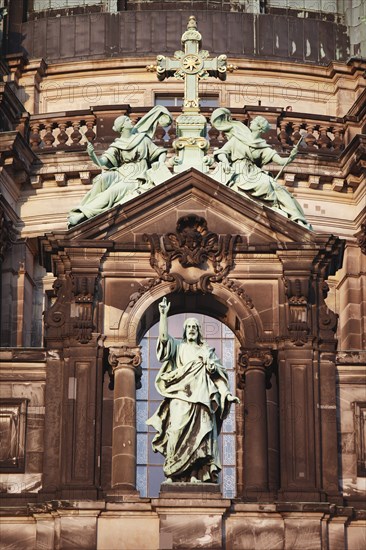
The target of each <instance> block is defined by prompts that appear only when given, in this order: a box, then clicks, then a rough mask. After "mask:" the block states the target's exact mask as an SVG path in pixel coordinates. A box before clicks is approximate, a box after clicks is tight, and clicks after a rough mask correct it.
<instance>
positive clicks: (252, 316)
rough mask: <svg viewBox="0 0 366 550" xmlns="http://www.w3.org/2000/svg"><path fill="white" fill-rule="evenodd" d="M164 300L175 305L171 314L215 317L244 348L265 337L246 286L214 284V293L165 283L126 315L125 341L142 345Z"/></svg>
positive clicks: (122, 329)
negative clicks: (179, 289) (177, 288)
mask: <svg viewBox="0 0 366 550" xmlns="http://www.w3.org/2000/svg"><path fill="white" fill-rule="evenodd" d="M163 297H167V299H168V301H169V302H170V303H171V307H170V315H175V314H177V313H184V312H186V311H191V312H197V313H202V314H206V315H209V316H210V317H214V318H215V319H218V320H219V321H220V322H222V323H223V324H225V325H227V326H228V327H229V328H230V329H231V330H232V332H233V333H234V334H235V336H236V337H237V338H238V340H239V343H240V345H241V347H243V348H252V347H254V346H255V345H256V343H257V342H258V341H260V340H261V339H262V337H263V326H262V323H261V320H260V317H259V315H258V312H257V311H256V309H255V307H254V305H253V303H252V302H251V299H250V297H249V296H247V295H246V293H245V291H244V289H243V288H242V287H240V288H239V289H235V288H234V289H233V288H230V287H229V288H228V287H227V286H225V285H224V284H220V283H214V284H212V292H210V293H203V292H174V291H171V288H170V284H168V283H161V284H159V285H156V286H155V287H153V288H152V289H150V290H149V291H148V292H146V293H144V294H143V295H142V296H141V297H140V298H139V299H138V300H137V301H136V302H135V303H134V304H133V306H132V307H131V308H127V309H126V310H125V312H124V313H123V315H122V319H121V331H120V336H119V338H120V339H121V341H122V342H124V343H125V344H128V345H131V346H137V345H139V342H140V340H141V338H142V337H143V336H144V334H145V333H146V332H147V331H148V330H149V329H150V328H151V327H152V326H153V325H154V324H155V323H156V322H157V321H158V319H159V311H158V303H159V302H160V300H161V299H162V298H163ZM113 345H115V344H113ZM106 346H108V341H107V342H106Z"/></svg>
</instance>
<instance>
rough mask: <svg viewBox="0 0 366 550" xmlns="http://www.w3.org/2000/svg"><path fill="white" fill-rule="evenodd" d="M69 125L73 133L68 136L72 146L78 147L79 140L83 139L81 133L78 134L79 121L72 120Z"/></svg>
mask: <svg viewBox="0 0 366 550" xmlns="http://www.w3.org/2000/svg"><path fill="white" fill-rule="evenodd" d="M71 125H72V127H73V131H72V133H71V135H70V138H71V139H72V145H79V143H80V140H81V139H82V137H83V136H82V134H81V132H80V121H79V120H74V121H73V122H71ZM94 135H95V134H94Z"/></svg>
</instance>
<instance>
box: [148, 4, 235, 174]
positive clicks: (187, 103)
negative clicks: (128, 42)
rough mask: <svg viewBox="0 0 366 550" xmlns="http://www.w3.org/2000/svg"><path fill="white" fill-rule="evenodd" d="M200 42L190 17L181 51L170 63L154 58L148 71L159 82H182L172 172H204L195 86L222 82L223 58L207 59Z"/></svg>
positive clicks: (204, 148)
mask: <svg viewBox="0 0 366 550" xmlns="http://www.w3.org/2000/svg"><path fill="white" fill-rule="evenodd" d="M201 41H202V36H201V34H200V32H199V31H198V29H197V21H196V18H195V17H194V15H191V16H190V17H189V19H188V23H187V30H186V31H185V32H184V33H183V35H182V50H178V51H176V52H175V53H174V59H169V58H168V57H165V56H164V55H158V57H157V63H156V67H155V66H150V67H148V70H156V72H157V76H158V79H159V80H164V79H165V78H169V77H170V76H174V77H175V78H177V79H179V80H183V81H184V102H183V113H182V114H181V115H180V116H179V117H178V118H177V139H176V140H175V141H174V143H173V147H174V148H175V150H176V152H177V156H176V157H175V158H174V162H175V165H174V171H175V172H182V171H183V170H186V169H187V168H190V167H192V166H194V167H195V168H198V169H199V170H201V171H202V172H207V171H208V166H207V165H206V164H205V162H204V155H205V153H206V152H207V150H208V148H209V143H208V141H207V139H206V137H205V136H206V119H205V117H204V116H203V115H201V114H200V102H199V95H198V83H199V81H200V80H201V79H205V78H208V77H209V76H213V77H215V78H219V79H220V80H225V79H226V59H227V58H226V55H220V56H218V57H215V58H212V59H210V58H209V52H208V51H207V50H201V49H200V48H201ZM183 50H184V51H183Z"/></svg>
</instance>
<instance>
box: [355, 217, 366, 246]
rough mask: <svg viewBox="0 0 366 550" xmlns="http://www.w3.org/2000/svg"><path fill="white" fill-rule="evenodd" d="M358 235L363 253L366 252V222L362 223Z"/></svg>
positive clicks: (358, 241) (358, 242)
mask: <svg viewBox="0 0 366 550" xmlns="http://www.w3.org/2000/svg"><path fill="white" fill-rule="evenodd" d="M356 236H357V244H358V246H359V247H360V248H361V252H362V254H366V222H364V223H363V224H362V225H361V231H360V232H359V233H358V234H357V235H356Z"/></svg>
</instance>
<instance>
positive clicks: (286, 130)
mask: <svg viewBox="0 0 366 550" xmlns="http://www.w3.org/2000/svg"><path fill="white" fill-rule="evenodd" d="M149 109H150V108H149V107H141V108H135V109H131V108H130V106H129V105H124V106H113V107H111V106H106V107H105V108H100V107H98V110H93V109H90V110H89V111H72V112H69V113H68V112H63V113H50V114H48V115H32V116H31V117H30V120H29V137H28V139H29V143H30V145H31V147H32V149H33V150H34V151H40V150H42V151H47V150H53V149H61V150H65V151H66V150H70V149H71V150H75V148H85V146H86V143H87V142H88V141H95V143H96V145H97V146H98V144H101V143H104V144H109V143H111V141H112V140H113V139H114V137H116V136H115V135H114V133H113V132H112V131H111V127H112V123H113V120H114V119H115V118H116V117H117V116H119V115H121V114H128V115H129V116H130V117H131V119H132V120H133V121H134V122H136V121H137V120H139V119H140V118H141V117H142V116H143V115H144V114H145V113H147V112H148V111H149ZM170 110H171V112H172V114H173V117H174V118H176V117H177V116H178V114H179V113H180V108H171V109H170ZM212 111H213V108H210V109H206V110H202V112H203V114H204V115H205V116H206V117H207V121H208V123H209V119H210V115H211V112H212ZM231 113H232V116H233V118H235V119H236V120H241V121H242V122H244V123H248V122H249V121H250V120H251V119H253V118H254V117H255V116H257V115H263V116H264V117H266V118H267V119H268V120H269V122H270V123H271V127H272V129H271V131H270V132H269V134H268V135H267V136H265V137H266V139H267V141H268V142H269V143H270V144H271V145H272V146H273V147H275V148H276V149H277V150H278V151H281V150H284V151H286V150H287V149H289V148H291V147H293V146H294V145H296V144H297V143H298V142H299V140H300V139H301V138H303V141H302V143H301V151H302V152H304V153H305V152H307V151H308V152H312V153H322V152H326V153H327V154H329V153H330V154H334V155H335V156H337V155H338V154H339V153H340V152H341V151H342V150H343V149H344V148H345V146H346V145H347V143H346V139H347V120H346V117H345V118H337V117H328V116H321V115H320V116H319V115H318V116H317V115H311V114H306V115H304V114H302V113H292V112H286V111H282V110H281V109H279V108H267V107H253V108H251V107H244V108H243V109H237V108H236V109H235V108H233V109H231ZM176 137H177V135H176V126H175V124H174V123H173V125H172V126H170V127H169V128H165V129H164V128H162V127H158V129H157V131H156V134H155V138H154V141H155V143H156V144H158V145H164V146H166V147H168V148H169V147H171V146H172V144H173V141H174V140H175V139H176ZM207 138H208V140H209V142H210V145H211V147H213V148H214V147H221V146H222V144H223V143H224V142H225V137H224V136H223V135H222V133H221V132H219V131H218V130H217V129H216V128H212V127H211V126H210V124H208V131H207Z"/></svg>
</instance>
